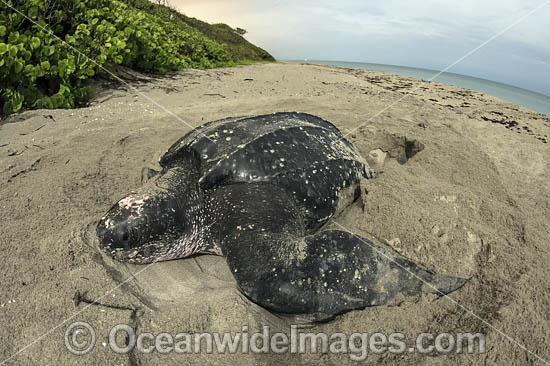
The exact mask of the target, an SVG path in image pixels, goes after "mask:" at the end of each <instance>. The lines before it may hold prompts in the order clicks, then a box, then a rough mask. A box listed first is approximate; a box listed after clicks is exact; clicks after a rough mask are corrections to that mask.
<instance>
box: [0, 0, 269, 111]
mask: <svg viewBox="0 0 550 366" xmlns="http://www.w3.org/2000/svg"><path fill="white" fill-rule="evenodd" d="M7 2H8V4H10V5H11V6H13V7H14V8H16V9H18V10H19V11H20V12H21V13H22V14H25V15H26V16H27V17H29V18H30V19H32V21H30V20H28V19H26V18H25V17H24V16H23V15H21V14H19V13H17V12H15V11H13V10H12V9H10V8H8V7H7V6H6V5H4V4H0V108H1V111H0V114H4V115H6V114H10V113H13V112H17V111H19V110H21V109H22V108H29V109H31V108H73V107H75V106H76V105H79V104H81V103H84V102H85V101H86V100H87V99H89V98H90V97H91V96H92V92H93V91H92V89H91V88H90V87H89V86H87V85H86V82H85V81H86V80H87V79H89V78H91V77H94V76H95V75H97V74H101V73H103V72H104V71H103V70H102V67H105V68H107V69H110V70H114V65H122V66H126V67H130V68H132V69H136V70H139V71H143V72H150V73H159V74H163V73H165V72H168V71H171V70H179V69H182V68H188V67H193V68H210V67H219V66H229V65H234V64H235V63H241V62H242V63H246V62H250V61H253V60H270V59H272V57H271V56H270V55H269V54H268V53H267V52H265V51H264V50H262V49H260V48H258V47H256V46H254V45H251V44H250V43H248V42H247V41H246V40H244V39H243V38H242V37H241V36H240V35H238V34H237V32H236V31H235V30H233V29H232V28H230V27H228V26H225V25H223V26H224V27H220V26H221V25H218V24H216V25H212V26H210V25H208V24H207V23H203V22H200V21H198V20H196V19H193V18H187V17H185V16H184V15H182V14H180V13H178V12H177V11H175V10H173V9H170V8H168V7H165V6H161V5H155V4H152V3H150V2H148V1H147V0H126V1H116V0H64V1H50V0H8V1H7ZM184 19H193V21H189V22H186V21H185V20H184ZM193 22H200V23H201V24H206V25H207V26H208V27H206V26H204V25H201V27H202V28H203V29H200V28H199V29H197V28H198V27H197V28H195V27H194V26H193V24H192V23H193ZM197 24H198V23H197ZM205 29H216V32H214V31H209V32H210V34H211V35H209V33H208V32H206V31H205ZM224 32H225V33H230V34H225V35H224V34H223V33H224ZM235 37H238V38H239V39H237V38H235ZM63 41H64V42H63ZM84 55H86V56H84Z"/></svg>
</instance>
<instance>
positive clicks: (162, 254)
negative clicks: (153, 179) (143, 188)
mask: <svg viewBox="0 0 550 366" xmlns="http://www.w3.org/2000/svg"><path fill="white" fill-rule="evenodd" d="M183 206H184V205H182V203H181V202H180V201H179V200H177V199H175V198H174V196H173V195H170V194H168V193H166V194H160V193H158V192H155V194H150V195H149V194H143V193H135V194H131V195H129V196H127V197H125V198H123V199H121V200H120V201H118V202H117V203H116V204H115V205H114V206H113V207H112V208H111V209H110V210H109V212H107V214H106V215H105V216H103V217H102V218H101V220H100V221H99V223H98V225H97V228H96V233H97V237H98V239H99V245H100V247H101V248H102V249H103V250H104V251H105V252H106V253H107V254H108V255H110V256H111V257H113V258H114V259H117V260H120V261H126V262H130V263H150V262H154V261H158V260H167V259H175V258H178V257H183V256H185V255H182V254H184V253H183V252H184V251H185V250H184V249H185V248H182V247H181V245H178V243H180V242H181V241H182V238H185V237H186V236H187V235H188V233H187V232H186V231H189V230H188V228H186V220H185V215H186V210H185V208H184V207H183ZM180 252H182V253H180Z"/></svg>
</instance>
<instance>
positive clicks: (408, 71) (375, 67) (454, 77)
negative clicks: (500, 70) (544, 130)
mask: <svg viewBox="0 0 550 366" xmlns="http://www.w3.org/2000/svg"><path fill="white" fill-rule="evenodd" d="M286 62H288V63H302V64H304V65H317V66H331V67H343V68H350V67H352V68H356V69H360V70H369V71H378V72H385V73H388V74H391V75H399V76H405V77H412V78H416V79H420V80H424V81H428V82H433V83H440V84H444V85H447V86H453V87H458V88H462V89H467V90H471V91H476V92H478V93H483V94H487V95H491V96H493V97H496V98H500V99H502V100H505V101H507V102H510V103H514V104H517V105H519V106H522V107H524V108H528V109H531V110H532V111H534V112H537V113H540V114H543V115H546V116H548V115H550V96H548V95H545V94H543V93H540V92H536V91H533V90H530V89H525V88H522V87H519V86H515V85H511V84H505V83H501V82H498V81H494V80H489V79H484V78H478V77H475V76H469V75H463V74H457V73H454V72H449V71H446V72H443V73H441V74H439V73H440V71H437V70H431V69H424V68H417V67H407V66H399V65H389V64H388V65H387V64H375V63H367V62H348V61H322V60H312V61H300V60H290V61H286ZM438 74H439V76H437V78H436V79H435V81H431V80H430V79H431V78H433V77H434V76H436V75H438Z"/></svg>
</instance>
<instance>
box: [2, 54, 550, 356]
mask: <svg viewBox="0 0 550 366" xmlns="http://www.w3.org/2000/svg"><path fill="white" fill-rule="evenodd" d="M126 80H127V81H126V83H127V84H124V83H115V84H110V85H107V83H106V82H102V83H103V84H104V85H102V83H99V84H98V92H97V93H96V97H95V98H94V99H93V100H92V103H91V104H90V106H88V107H85V108H79V109H72V110H62V109H58V110H32V111H26V112H23V113H20V114H16V115H13V116H11V117H9V118H7V119H6V120H3V121H1V122H0V197H2V201H1V204H0V205H1V210H0V219H1V222H2V225H1V226H0V238H1V239H0V240H1V246H2V250H3V264H2V265H1V266H0V273H1V278H2V281H1V283H0V322H1V324H3V327H2V328H1V329H0V339H2V345H1V346H0V362H1V361H2V360H6V359H9V360H8V361H7V363H6V364H14V365H33V364H77V365H88V364H89V365H95V364H109V365H114V364H117V365H142V364H143V365H156V364H185V365H202V364H206V363H209V364H218V365H225V364H242V365H268V364H274V363H280V364H304V365H305V364H307V365H309V364H311V365H314V364H320V363H324V364H338V365H347V364H355V362H354V361H353V360H352V359H351V358H350V355H349V353H340V354H338V353H330V352H328V353H326V354H321V353H319V352H311V350H308V351H307V352H304V353H291V352H283V353H281V354H274V353H271V352H270V353H267V354H263V353H259V354H257V353H254V352H245V353H243V352H242V351H237V352H235V353H225V354H220V353H216V352H213V354H208V353H207V352H206V351H205V352H202V353H195V352H192V353H189V354H180V353H177V352H169V353H167V354H161V353H159V352H152V353H144V352H141V351H139V350H133V351H131V352H129V353H127V354H118V353H116V352H114V351H113V350H112V347H111V346H110V344H109V342H110V339H109V334H110V331H111V330H112V328H113V327H115V326H116V325H119V324H125V325H128V326H130V327H131V328H132V329H135V330H136V332H137V333H140V332H149V333H151V334H154V335H157V334H158V333H161V332H165V333H169V334H173V335H176V334H178V333H189V334H191V333H199V332H208V333H220V334H223V333H224V332H232V333H236V332H242V330H243V326H247V327H248V328H247V329H248V332H249V333H253V332H255V331H261V330H262V329H263V328H262V327H263V326H264V325H268V326H269V327H270V329H271V331H272V332H279V331H280V332H289V329H290V326H291V325H292V324H299V327H300V329H305V330H307V331H308V332H314V333H318V332H325V333H327V334H332V333H335V332H342V333H345V334H348V335H350V334H352V333H356V332H359V333H361V332H364V333H369V334H372V333H375V332H381V333H384V334H388V335H389V334H391V333H395V332H400V333H402V334H403V335H404V336H405V338H406V340H407V342H406V343H407V347H408V346H410V345H414V340H415V338H416V336H417V335H418V334H420V333H423V332H427V333H432V334H434V335H435V334H440V333H445V332H446V333H451V334H457V333H460V332H462V333H481V334H483V335H484V336H485V343H486V349H485V352H483V353H472V354H468V353H467V352H463V353H458V354H457V353H456V352H452V353H448V354H442V353H430V354H421V353H419V352H411V353H408V352H406V353H404V354H394V353H391V352H383V353H381V354H375V353H373V352H369V354H368V357H367V358H366V360H367V362H369V363H376V364H381V365H411V364H413V365H416V364H422V365H464V364H487V365H492V364H515V365H526V364H536V365H538V364H544V360H550V348H549V347H548V344H547V342H545V341H544V340H545V339H547V334H548V324H549V320H550V315H549V313H548V311H547V309H548V308H549V306H550V292H549V291H548V290H549V288H550V280H549V279H550V269H549V268H550V256H549V254H550V245H549V242H548V238H549V237H550V225H549V222H548V217H550V188H549V186H548V179H549V177H550V171H549V169H548V159H549V158H550V116H545V115H542V114H538V113H536V112H533V111H530V110H528V109H526V108H523V107H519V106H516V105H514V104H511V103H509V102H505V101H503V100H500V99H498V98H495V97H491V96H488V95H484V94H481V93H478V92H474V91H471V90H467V89H461V88H458V87H452V86H447V85H444V84H439V83H430V82H426V81H423V80H420V79H415V78H410V77H405V76H397V75H392V74H387V73H383V72H377V71H368V70H359V69H351V68H343V67H329V66H320V65H300V64H284V63H270V64H257V65H249V66H239V67H233V68H220V69H211V70H184V71H181V72H176V73H171V74H169V75H167V76H164V77H158V78H153V77H151V76H145V75H137V76H135V75H134V76H128V78H127V79H126ZM278 111H299V112H306V113H311V114H314V115H317V116H319V117H322V118H324V119H327V120H329V121H331V122H333V123H334V124H335V125H336V126H337V127H338V128H339V129H340V130H341V131H342V132H343V134H344V135H346V136H347V138H348V139H349V140H350V141H352V142H353V143H354V144H355V146H356V147H357V148H358V149H359V151H360V153H361V154H362V155H363V156H364V157H365V158H366V159H367V161H369V162H371V163H372V164H371V165H372V167H373V168H374V169H375V170H376V172H377V178H376V179H372V180H369V181H368V182H366V183H365V187H366V189H367V191H368V193H367V196H366V197H367V200H366V205H365V209H364V210H363V209H362V207H361V205H360V204H354V205H352V206H351V207H349V209H348V210H347V211H346V212H345V214H344V215H342V216H341V217H338V218H337V222H338V223H339V224H340V225H342V226H344V227H346V228H349V230H351V231H352V232H354V233H356V234H357V235H361V236H364V237H366V238H369V237H374V238H378V239H379V240H381V241H383V242H385V243H387V244H388V245H390V246H391V247H392V248H393V249H395V250H396V251H398V252H399V253H401V254H403V255H404V256H406V257H408V258H410V259H412V260H414V261H415V262H417V263H420V264H421V265H422V266H424V267H426V268H428V269H430V270H433V271H436V272H439V273H446V274H450V275H455V276H460V277H466V278H470V280H469V281H468V283H467V284H466V285H465V286H464V287H463V288H461V289H460V290H458V291H456V292H454V293H452V294H450V296H449V297H442V298H436V297H435V296H432V295H430V296H427V295H426V296H422V297H418V298H406V299H402V301H399V302H396V303H393V304H391V306H381V307H372V308H366V309H364V310H359V311H352V312H349V313H346V314H343V315H340V316H337V317H336V318H335V319H333V320H331V321H329V322H323V323H314V324H310V323H308V322H307V321H305V320H304V319H301V318H290V317H282V316H278V315H276V314H271V313H269V312H267V311H266V310H264V309H262V308H260V307H258V306H257V305H255V304H253V303H251V302H250V301H249V300H248V299H246V298H245V297H243V296H242V295H241V294H240V293H239V292H238V290H237V288H236V285H235V281H234V280H233V278H232V276H231V273H230V272H229V270H228V268H227V265H226V264H225V259H224V258H223V257H217V256H211V255H208V256H207V255H204V256H197V257H193V258H190V259H184V260H177V261H170V262H163V263H156V264H153V265H151V266H131V265H127V264H121V263H117V262H114V261H113V260H111V259H110V258H108V257H106V256H105V255H103V254H102V253H101V251H100V250H99V249H98V247H97V239H96V238H95V234H94V233H95V224H96V223H97V221H98V220H99V219H100V218H101V217H102V215H104V214H105V212H106V211H107V210H108V209H109V208H110V207H111V206H112V205H113V204H114V203H115V202H116V201H117V200H119V199H120V198H122V197H124V196H125V195H126V194H127V193H128V192H129V191H131V190H133V189H136V188H138V187H139V186H140V185H141V184H142V183H141V171H142V168H144V167H149V168H153V169H158V168H159V166H158V158H159V157H160V156H161V155H162V154H163V153H164V152H165V151H166V150H167V149H168V147H170V146H171V144H172V143H173V142H175V141H176V140H177V139H179V138H180V137H181V136H183V135H184V134H185V133H187V132H188V131H190V130H191V129H192V128H193V127H196V126H198V125H200V124H202V123H204V122H208V121H212V120H216V119H220V118H225V117H229V116H242V115H256V114H263V113H272V112H278ZM251 260H253V258H251ZM94 301H95V302H94ZM74 322H85V323H87V324H89V325H90V326H91V327H93V329H94V332H95V335H96V341H95V345H94V347H93V348H92V349H91V350H90V352H89V353H87V354H85V355H75V354H73V353H71V352H70V351H69V350H68V348H67V345H66V338H67V337H66V331H67V329H68V327H69V326H70V325H71V324H73V323H74ZM121 334H122V333H121ZM69 338H70V337H69ZM82 339H83V338H82ZM117 339H118V343H119V344H120V345H122V344H123V343H124V342H125V341H127V340H125V339H124V337H118V338H117ZM153 344H154V342H153ZM18 352H19V353H18Z"/></svg>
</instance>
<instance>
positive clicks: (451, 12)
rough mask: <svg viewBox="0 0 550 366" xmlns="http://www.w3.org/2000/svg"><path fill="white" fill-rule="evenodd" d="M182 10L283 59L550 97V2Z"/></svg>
mask: <svg viewBox="0 0 550 366" xmlns="http://www.w3.org/2000/svg"><path fill="white" fill-rule="evenodd" d="M169 1H170V3H171V5H172V6H174V7H176V8H178V9H179V10H180V11H182V12H183V13H184V14H186V15H188V16H192V17H195V18H198V19H201V20H203V21H206V22H209V23H226V24H228V25H230V26H231V27H234V28H236V27H240V28H244V29H246V30H247V31H248V33H247V34H246V35H245V37H246V38H247V39H248V40H249V41H250V42H252V43H254V44H256V45H258V46H260V47H262V48H264V49H266V50H267V51H268V52H269V53H271V54H272V55H273V56H274V57H275V58H276V59H278V60H303V59H308V60H332V61H354V62H369V63H380V64H390V65H400V66H409V67H420V68H427V69H433V70H443V69H444V68H446V67H448V66H449V65H451V64H453V63H454V62H455V61H457V60H458V59H460V58H461V57H463V56H464V55H466V54H467V53H469V52H470V51H472V50H473V49H475V48H476V47H478V46H479V45H481V44H482V43H484V42H486V41H487V40H489V39H490V38H491V37H493V36H495V35H496V34H498V33H499V32H501V31H502V30H504V29H506V28H507V27H509V26H510V25H512V24H513V23H515V22H517V21H518V20H520V18H522V17H523V16H525V15H526V14H528V13H529V12H530V11H531V10H532V9H535V8H537V7H538V6H540V5H542V4H545V1H546V4H547V5H545V6H543V7H542V8H540V9H538V10H537V11H535V12H534V13H533V14H532V15H530V16H529V17H527V18H525V19H524V20H522V21H520V22H519V23H517V24H516V25H514V26H513V27H511V28H510V29H509V30H507V31H506V32H504V33H502V34H501V35H500V36H499V37H497V38H495V39H494V40H492V41H491V42H489V43H488V44H486V45H485V46H483V47H482V48H480V49H479V50H478V51H476V52H475V53H473V54H472V55H470V56H469V57H467V58H466V59H464V60H463V61H461V62H459V63H458V64H456V65H455V66H453V67H452V68H451V69H449V70H448V71H449V72H455V73H458V74H464V75H469V76H474V77H479V78H485V79H489V80H494V81H498V82H502V83H506V84H511V85H514V86H519V87H522V88H525V89H530V90H533V91H536V92H539V93H542V94H546V95H550V40H549V35H550V31H549V28H548V24H549V23H548V21H547V20H548V19H550V0H461V1H456V0H455V1H448V0H447V1H445V0H408V1H407V0H400V1H398V0H382V1H380V0H378V1H372V0H339V1H334V0H333V1H328V0H317V1H313V0H299V1H295V0H294V1H292V0H290V1H289V0H272V1H268V0H232V1H227V0H169Z"/></svg>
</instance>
